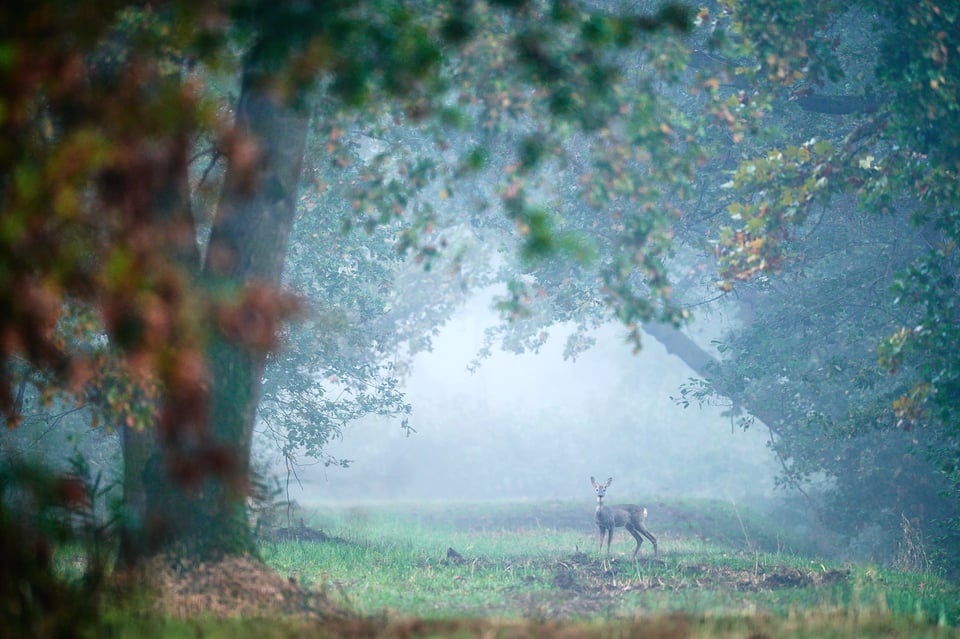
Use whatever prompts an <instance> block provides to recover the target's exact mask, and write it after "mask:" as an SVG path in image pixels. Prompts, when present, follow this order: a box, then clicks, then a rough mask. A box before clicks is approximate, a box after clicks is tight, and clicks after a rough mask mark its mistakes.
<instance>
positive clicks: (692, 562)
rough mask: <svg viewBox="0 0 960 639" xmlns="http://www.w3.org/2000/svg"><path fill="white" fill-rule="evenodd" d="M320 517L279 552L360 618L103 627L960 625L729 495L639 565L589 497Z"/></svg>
mask: <svg viewBox="0 0 960 639" xmlns="http://www.w3.org/2000/svg"><path fill="white" fill-rule="evenodd" d="M304 518H305V520H306V521H305V523H306V524H307V525H308V526H309V527H310V528H313V529H315V530H323V531H324V532H325V533H326V535H328V536H330V538H329V539H328V540H326V541H321V542H313V541H309V542H308V541H292V542H291V541H285V542H272V541H264V542H263V543H262V545H261V547H260V550H261V554H262V557H263V559H264V560H265V561H266V562H267V563H268V564H269V565H270V566H272V567H273V568H274V569H276V570H277V571H278V572H279V573H280V574H281V575H284V576H289V577H292V578H294V579H296V580H298V581H300V582H301V583H303V584H306V585H308V586H310V587H311V588H315V589H318V590H322V591H324V592H325V593H327V595H328V596H329V598H330V599H332V600H333V601H334V602H335V603H336V604H338V605H339V606H340V607H341V608H346V609H349V610H351V611H353V612H354V613H356V615H355V616H353V617H351V618H349V619H333V620H331V619H327V620H325V621H321V622H317V621H310V620H305V619H296V618H270V619H227V620H223V619H210V618H208V619H188V620H182V619H170V618H163V617H159V616H157V614H156V613H151V612H149V611H148V606H147V605H141V606H139V607H138V606H132V607H124V606H123V605H121V604H114V605H112V606H107V607H106V610H105V613H104V619H103V622H102V627H100V628H98V631H97V636H100V635H109V636H112V637H116V638H117V639H125V638H130V639H134V638H136V639H140V638H141V637H147V638H153V637H156V638H157V639H179V638H181V637H183V638H187V637H191V638H198V637H199V638H219V637H223V638H224V639H254V638H257V639H259V638H265V639H281V638H285V639H293V638H300V637H303V638H307V637H310V638H314V637H321V638H322V637H330V638H331V639H343V638H346V637H353V636H364V637H398V638H399V637H438V638H454V637H477V636H484V637H503V638H513V637H517V638H520V637H555V636H559V637H564V638H567V639H571V638H579V637H583V638H594V637H595V638H598V639H607V638H609V639H613V638H623V637H635V638H637V639H647V638H649V639H669V638H673V637H676V638H678V639H679V638H681V637H703V638H711V639H715V638H731V639H733V638H736V639H756V638H758V637H796V638H810V637H818V638H819V637H852V636H862V637H874V636H882V637H891V638H900V637H904V638H906V637H937V638H941V637H942V638H946V637H951V638H954V639H960V632H958V631H957V629H956V628H955V627H954V626H956V625H957V624H958V621H960V588H958V587H957V585H956V584H954V583H951V582H949V581H947V580H944V579H942V578H940V577H938V576H936V575H929V574H916V573H904V572H897V571H894V570H888V569H884V568H878V567H875V566H863V565H842V564H836V563H828V562H822V561H820V560H819V559H817V558H816V557H815V556H814V555H813V554H811V553H810V552H809V551H801V549H805V548H806V547H807V546H805V540H803V539H800V540H797V539H791V538H790V537H789V535H785V534H784V533H783V532H782V531H779V530H777V529H776V527H775V526H773V525H772V524H771V523H770V522H768V521H766V520H764V519H763V518H762V517H760V516H759V515H756V514H755V513H751V512H750V511H748V510H743V509H740V510H737V509H734V508H732V507H731V506H729V505H726V504H717V503H711V502H702V501H684V502H669V503H664V502H659V503H656V509H655V510H654V509H653V508H651V517H650V522H649V523H650V527H651V529H652V530H653V531H654V532H655V534H657V535H658V537H659V539H660V555H659V558H657V559H656V560H654V559H653V557H652V548H651V545H650V544H649V543H644V544H643V546H642V550H641V555H640V559H641V560H640V561H639V562H637V563H634V562H632V561H631V560H630V554H631V553H632V551H633V546H634V542H633V540H632V539H631V538H630V537H629V535H628V534H627V533H625V532H624V531H623V530H622V529H619V530H617V531H616V532H615V534H614V547H613V558H612V560H611V561H610V562H609V563H605V562H601V561H600V560H599V559H598V556H597V533H596V531H595V529H594V525H593V513H592V509H591V508H590V507H589V506H587V507H584V505H583V504H564V503H560V502H549V503H525V502H520V503H495V504H486V503H458V504H441V503H427V504H422V503H421V504H397V503H391V504H369V505H366V506H364V507H359V508H358V507H353V508H342V507H337V506H325V507H320V508H315V509H313V510H310V511H308V512H305V513H304ZM449 548H452V549H454V550H455V551H456V552H457V553H459V555H460V557H461V558H460V559H451V558H448V554H447V553H448V549H449ZM73 554H74V553H72V552H69V551H68V550H65V551H64V552H63V553H62V555H63V556H62V558H60V560H59V561H62V563H61V564H60V565H61V569H62V571H63V573H64V574H74V573H77V574H79V573H78V572H77V571H78V570H79V569H78V566H77V565H75V557H73ZM101 631H102V632H101ZM0 634H2V633H0Z"/></svg>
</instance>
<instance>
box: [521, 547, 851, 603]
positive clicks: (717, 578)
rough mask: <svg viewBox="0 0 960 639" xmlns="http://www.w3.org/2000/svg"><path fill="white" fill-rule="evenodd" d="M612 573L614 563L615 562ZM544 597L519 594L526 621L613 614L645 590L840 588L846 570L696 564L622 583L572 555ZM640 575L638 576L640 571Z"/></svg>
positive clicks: (644, 562)
mask: <svg viewBox="0 0 960 639" xmlns="http://www.w3.org/2000/svg"><path fill="white" fill-rule="evenodd" d="M613 561H614V567H615V566H616V563H617V561H618V560H617V559H614V560H613ZM551 564H552V565H551V566H550V567H549V568H550V572H551V574H552V578H551V582H550V585H551V586H553V589H552V590H551V591H549V592H547V593H544V592H539V593H536V594H530V593H526V592H525V593H521V594H518V595H517V599H516V600H515V601H516V603H517V604H519V607H520V608H521V609H525V610H526V611H527V613H526V616H528V617H531V618H542V619H573V618H580V617H585V616H593V615H597V614H604V613H605V611H607V610H610V609H613V608H616V607H617V602H618V600H619V599H620V598H621V597H622V596H623V595H624V594H626V593H629V592H636V591H644V590H669V591H673V592H679V591H682V590H687V589H714V588H716V589H729V590H740V591H750V592H760V591H769V590H780V589H785V588H802V587H807V586H819V585H824V584H833V583H842V582H845V581H846V580H847V579H848V578H849V576H850V575H849V571H846V570H819V571H818V570H806V569H798V568H793V567H787V566H772V567H771V566H767V567H759V568H757V569H756V570H739V569H735V568H728V567H722V566H720V567H718V566H709V565H704V564H696V565H690V566H687V567H686V568H685V569H683V570H681V571H677V572H672V573H671V574H670V575H665V576H658V575H651V576H637V577H630V578H624V577H623V576H622V575H621V574H620V573H619V571H615V570H612V569H610V567H608V566H605V565H604V564H603V562H601V561H600V560H599V559H597V558H596V557H593V556H590V555H587V554H585V553H582V552H577V553H574V554H573V555H571V556H570V557H569V558H566V559H563V560H558V561H553V562H551ZM638 564H639V565H640V566H641V567H643V566H653V565H662V562H660V561H659V560H657V559H653V558H643V559H640V560H639V561H638ZM641 572H643V571H641Z"/></svg>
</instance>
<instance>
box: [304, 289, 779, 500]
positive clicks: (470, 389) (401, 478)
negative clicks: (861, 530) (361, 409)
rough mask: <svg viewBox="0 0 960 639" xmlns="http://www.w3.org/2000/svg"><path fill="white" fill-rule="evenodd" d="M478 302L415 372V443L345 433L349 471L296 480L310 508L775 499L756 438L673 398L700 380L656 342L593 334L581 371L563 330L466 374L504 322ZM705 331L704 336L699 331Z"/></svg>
mask: <svg viewBox="0 0 960 639" xmlns="http://www.w3.org/2000/svg"><path fill="white" fill-rule="evenodd" d="M497 321H498V320H497V317H496V315H495V314H494V313H493V312H492V311H490V310H489V300H488V299H487V298H485V297H477V298H475V299H474V300H473V301H472V302H471V303H469V304H468V305H466V306H465V307H464V308H463V309H462V310H461V311H460V312H459V313H458V314H457V315H456V316H455V317H454V318H453V319H452V321H450V322H449V323H448V324H447V325H446V326H445V327H444V328H443V330H442V331H441V333H440V335H439V336H438V337H437V339H436V340H435V348H434V350H433V351H432V352H430V353H423V354H420V355H418V356H417V357H416V359H415V360H414V366H413V374H412V376H411V377H410V378H409V379H408V380H407V389H406V390H407V392H408V396H409V400H410V402H411V403H412V405H413V407H414V413H413V415H412V417H411V420H410V423H411V425H412V426H413V427H414V428H415V429H416V431H417V432H416V433H414V434H412V435H410V436H407V434H406V433H405V432H404V431H403V430H402V429H401V428H400V427H399V426H398V422H397V421H396V420H393V421H388V420H381V419H367V420H364V421H363V422H361V423H358V424H356V425H354V426H351V427H349V428H348V429H347V430H346V431H345V432H344V438H343V440H342V441H338V442H335V443H334V444H333V445H332V446H331V447H330V452H331V453H332V454H333V455H335V456H338V457H343V458H347V459H352V460H354V461H353V463H352V465H351V466H350V467H349V468H346V469H343V468H339V467H329V468H325V467H323V466H311V467H306V468H303V469H301V471H300V477H301V479H302V481H303V489H302V490H301V489H300V488H299V487H297V486H295V485H294V486H291V493H290V496H291V497H292V498H294V499H296V500H297V501H299V502H301V503H305V504H309V503H316V502H322V501H331V500H332V501H342V500H346V501H360V500H371V499H374V500H378V499H526V498H529V499H583V500H584V501H588V502H590V503H591V504H592V501H593V489H592V488H591V486H590V482H589V478H590V476H591V475H595V476H596V477H597V478H598V479H601V480H602V479H605V478H606V477H608V476H613V477H614V483H613V485H612V487H611V489H610V492H609V494H610V499H611V501H619V500H627V499H633V498H639V497H647V498H655V497H660V496H681V495H682V496H688V497H690V496H693V497H715V498H720V499H725V500H736V501H749V500H751V499H752V498H754V497H763V496H769V494H770V493H771V492H772V490H773V476H774V474H775V471H776V468H775V463H774V459H773V456H772V454H771V453H770V451H769V450H768V449H767V447H766V433H765V432H764V431H763V430H761V429H759V428H758V429H756V430H751V431H747V432H743V431H740V430H733V429H732V428H731V424H730V420H729V419H728V418H725V417H724V416H722V415H721V409H720V408H716V407H705V408H702V409H701V408H696V407H691V408H687V409H684V408H682V407H680V406H678V405H677V404H676V403H675V402H674V401H673V400H672V399H671V396H676V395H677V394H678V387H679V386H680V385H681V384H682V383H684V382H685V381H687V380H688V379H689V378H690V376H691V375H692V372H691V371H690V369H689V368H688V367H687V366H686V365H684V364H683V363H682V362H681V361H680V360H679V359H677V358H676V357H673V356H671V355H668V354H667V353H666V351H665V349H664V348H663V347H662V346H661V345H660V344H659V343H658V342H656V341H655V340H653V339H652V338H649V337H648V338H647V339H646V340H645V342H644V349H643V351H642V352H641V353H640V354H638V355H634V354H633V353H632V351H631V348H630V347H629V346H628V345H627V344H626V343H625V342H624V339H623V336H624V329H623V328H622V327H619V326H611V327H608V328H605V329H603V330H601V331H599V332H598V333H597V335H596V336H597V342H598V343H597V345H596V346H595V347H594V348H593V349H591V350H590V351H588V352H587V353H585V354H583V355H581V356H580V358H578V360H577V361H576V362H570V361H564V360H563V357H562V351H563V339H564V337H565V333H564V332H563V331H562V330H561V331H555V332H554V335H553V337H552V339H551V340H550V341H549V342H548V344H547V345H546V347H545V348H543V349H542V350H541V352H540V353H539V354H525V355H515V354H512V353H505V352H501V351H495V352H494V355H493V356H492V357H490V358H489V359H487V360H485V361H484V363H483V365H482V366H481V367H480V369H479V371H478V372H476V373H473V374H471V373H470V372H468V371H467V364H468V363H469V362H470V361H471V360H472V359H473V358H474V356H475V355H476V353H477V351H478V349H479V348H480V346H481V343H482V339H483V331H484V329H485V328H486V327H488V326H490V325H491V324H494V323H496V322H497ZM700 328H701V330H703V328H704V327H703V326H702V325H701V327H700Z"/></svg>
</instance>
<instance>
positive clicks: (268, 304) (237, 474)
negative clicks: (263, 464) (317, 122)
mask: <svg viewBox="0 0 960 639" xmlns="http://www.w3.org/2000/svg"><path fill="white" fill-rule="evenodd" d="M270 80H271V78H270V77H269V75H268V74H266V73H263V72H261V71H260V69H259V68H258V65H257V60H255V59H253V58H252V57H251V58H248V60H247V61H246V67H245V70H244V76H243V81H242V86H241V94H240V100H239V103H238V106H237V113H236V125H235V136H234V143H235V145H236V146H235V148H233V149H232V150H231V151H230V152H229V153H228V157H229V165H228V168H227V173H226V176H225V179H224V185H223V190H222V193H221V198H220V202H219V206H218V209H217V214H216V218H215V221H214V225H213V229H212V232H211V237H210V244H209V248H208V250H207V255H206V261H205V264H204V272H205V276H206V280H207V282H208V284H209V285H210V286H211V291H212V294H213V296H214V297H215V298H217V299H219V300H221V301H222V302H223V303H224V304H225V305H226V306H227V307H231V305H234V304H236V312H235V313H234V312H231V313H221V317H219V318H218V326H217V327H216V330H215V331H214V335H213V337H212V342H211V345H210V347H209V350H208V359H209V365H210V369H211V382H210V383H211V387H210V415H209V425H210V435H211V436H212V438H213V443H214V445H215V446H218V447H221V449H222V450H223V451H224V453H225V454H226V456H227V459H228V463H229V464H230V465H231V466H230V468H229V469H228V472H227V473H226V478H227V479H226V480H223V479H222V478H216V479H214V480H211V481H208V482H207V483H206V484H205V486H204V489H203V493H202V495H201V499H200V502H201V503H200V504H199V506H200V508H199V510H198V512H197V520H196V522H195V525H194V526H191V528H192V530H191V534H192V535H194V536H195V540H196V537H203V538H204V539H203V540H202V543H203V544H206V545H207V546H208V547H209V548H211V549H216V550H220V551H226V552H245V551H251V550H253V541H252V536H251V533H250V529H249V526H248V524H247V521H246V517H245V501H246V480H247V479H248V477H249V472H250V452H251V444H252V439H253V427H254V422H255V418H256V409H257V404H258V402H259V399H260V386H261V381H262V376H263V370H264V365H265V362H266V357H267V352H268V350H269V348H270V346H271V345H272V344H271V340H272V339H273V337H274V335H273V333H274V330H273V329H274V327H275V325H276V320H277V319H278V317H279V315H280V311H279V309H278V308H277V304H276V301H277V298H276V297H275V293H276V292H277V291H278V290H279V287H280V276H281V272H282V269H283V264H284V259H285V257H286V253H287V242H288V237H289V234H290V229H291V227H292V225H293V220H294V213H295V209H296V201H297V194H298V185H299V181H300V173H301V168H302V165H303V154H304V149H305V141H306V136H307V129H308V117H307V116H306V115H305V114H303V113H301V112H298V111H297V110H295V109H293V108H292V107H291V105H289V104H287V103H286V102H285V101H284V100H283V98H282V97H281V94H280V93H279V91H277V90H276V87H275V86H273V85H272V84H271V82H270ZM214 477H215V476H214Z"/></svg>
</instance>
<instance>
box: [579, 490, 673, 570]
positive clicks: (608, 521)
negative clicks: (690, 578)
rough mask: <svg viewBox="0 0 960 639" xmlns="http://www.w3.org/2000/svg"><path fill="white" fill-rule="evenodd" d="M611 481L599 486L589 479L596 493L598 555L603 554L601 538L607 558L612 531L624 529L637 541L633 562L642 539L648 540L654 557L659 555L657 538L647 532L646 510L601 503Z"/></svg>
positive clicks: (633, 506) (634, 506)
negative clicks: (605, 542)
mask: <svg viewBox="0 0 960 639" xmlns="http://www.w3.org/2000/svg"><path fill="white" fill-rule="evenodd" d="M612 481H613V477H610V478H609V479H607V481H606V483H603V484H600V483H597V480H596V479H594V478H593V477H591V478H590V482H591V483H592V484H593V488H594V490H596V491H597V527H599V528H600V554H603V538H604V537H606V538H607V556H609V555H610V541H611V540H612V539H613V529H614V528H626V529H627V532H629V533H630V534H631V535H633V538H634V539H636V540H637V547H636V548H634V550H633V558H634V560H636V558H637V553H638V552H640V544H642V543H643V538H644V537H646V538H647V539H649V540H650V543H652V544H653V553H654V555H659V551H658V550H657V538H656V537H654V536H653V533H651V532H650V531H649V530H647V526H646V523H645V522H646V520H647V509H646V508H644V507H643V506H636V505H634V504H622V505H615V506H608V505H606V504H604V503H603V498H604V496H605V495H606V494H607V488H608V487H609V486H610V482H612Z"/></svg>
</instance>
